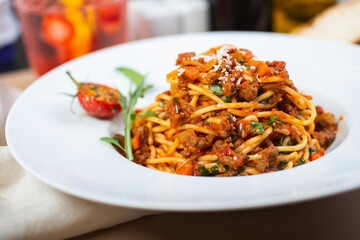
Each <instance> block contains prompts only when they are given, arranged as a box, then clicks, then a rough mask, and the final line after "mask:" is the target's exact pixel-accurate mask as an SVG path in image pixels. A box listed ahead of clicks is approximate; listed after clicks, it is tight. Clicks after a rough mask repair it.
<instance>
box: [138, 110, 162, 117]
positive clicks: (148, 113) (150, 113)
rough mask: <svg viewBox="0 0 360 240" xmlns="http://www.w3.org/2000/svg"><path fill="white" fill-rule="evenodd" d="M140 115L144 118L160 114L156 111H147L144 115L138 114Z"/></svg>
mask: <svg viewBox="0 0 360 240" xmlns="http://www.w3.org/2000/svg"><path fill="white" fill-rule="evenodd" d="M137 115H138V116H139V117H141V118H144V117H147V116H154V117H158V115H157V114H156V113H155V112H153V111H146V112H145V113H144V115H141V114H137Z"/></svg>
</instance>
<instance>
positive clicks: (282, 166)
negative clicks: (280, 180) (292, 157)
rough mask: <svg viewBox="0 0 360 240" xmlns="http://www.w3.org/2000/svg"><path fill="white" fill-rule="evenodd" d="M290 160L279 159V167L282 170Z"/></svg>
mask: <svg viewBox="0 0 360 240" xmlns="http://www.w3.org/2000/svg"><path fill="white" fill-rule="evenodd" d="M288 162H289V161H279V165H278V169H280V170H282V169H284V168H285V167H286V165H287V164H288Z"/></svg>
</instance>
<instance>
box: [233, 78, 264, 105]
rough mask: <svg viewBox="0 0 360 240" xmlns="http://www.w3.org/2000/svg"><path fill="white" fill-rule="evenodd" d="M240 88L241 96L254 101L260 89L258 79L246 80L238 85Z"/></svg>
mask: <svg viewBox="0 0 360 240" xmlns="http://www.w3.org/2000/svg"><path fill="white" fill-rule="evenodd" d="M236 87H237V88H238V90H239V96H240V97H241V98H243V99H245V100H246V101H252V100H254V99H255V98H256V97H257V94H258V91H259V82H258V81H252V82H251V81H249V80H245V81H243V82H242V83H241V84H239V85H237V86H236Z"/></svg>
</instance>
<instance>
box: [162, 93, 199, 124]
mask: <svg viewBox="0 0 360 240" xmlns="http://www.w3.org/2000/svg"><path fill="white" fill-rule="evenodd" d="M177 101H178V102H177V103H176V100H174V99H173V100H170V101H168V102H167V103H166V104H165V106H164V109H165V116H166V117H167V118H169V119H170V124H171V127H178V126H180V125H181V124H182V123H184V120H186V119H188V118H189V117H190V116H191V114H192V113H193V112H194V108H193V107H192V106H190V104H188V103H186V102H185V101H184V102H180V101H181V100H180V99H178V100H177Z"/></svg>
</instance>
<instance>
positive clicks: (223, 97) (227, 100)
mask: <svg viewBox="0 0 360 240" xmlns="http://www.w3.org/2000/svg"><path fill="white" fill-rule="evenodd" d="M232 98H233V97H232V96H231V97H225V96H222V97H221V100H223V101H224V102H227V103H229V102H231V99H232Z"/></svg>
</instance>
